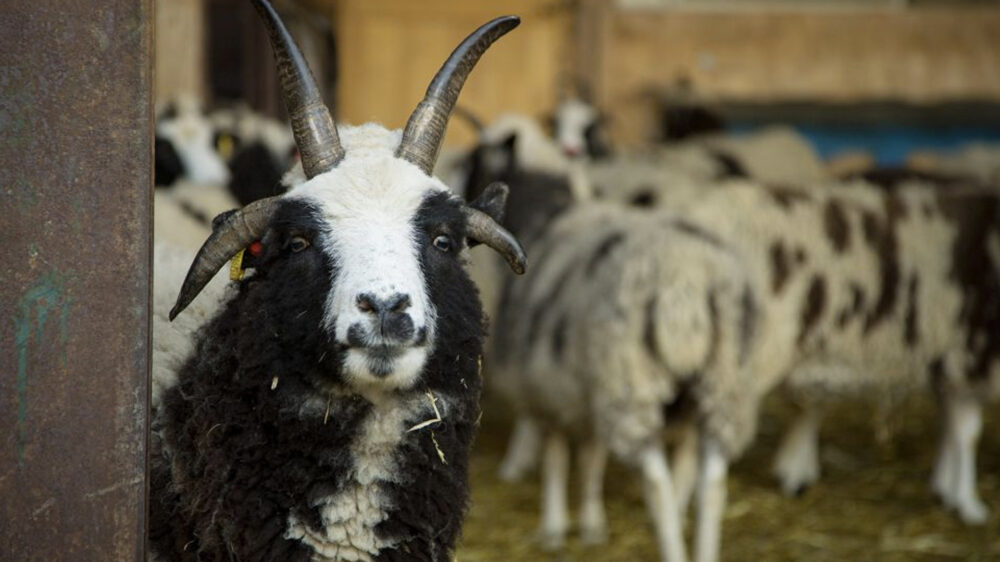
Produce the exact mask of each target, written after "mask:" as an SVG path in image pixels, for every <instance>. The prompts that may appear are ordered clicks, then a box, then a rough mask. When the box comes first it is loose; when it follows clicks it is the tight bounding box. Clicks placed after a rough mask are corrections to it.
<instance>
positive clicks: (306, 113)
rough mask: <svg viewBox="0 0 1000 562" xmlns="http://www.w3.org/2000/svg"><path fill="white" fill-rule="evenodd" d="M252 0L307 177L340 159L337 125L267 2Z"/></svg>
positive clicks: (286, 33) (341, 149)
mask: <svg viewBox="0 0 1000 562" xmlns="http://www.w3.org/2000/svg"><path fill="white" fill-rule="evenodd" d="M252 1H253V5H254V7H255V8H257V13H259V14H260V17H261V19H262V20H263V22H264V27H266V28H267V34H268V36H269V37H270V39H271V47H272V49H273V50H274V61H275V63H276V64H277V65H278V80H280V81H281V97H282V98H283V99H284V100H285V108H286V109H288V119H289V121H290V122H291V125H292V134H293V135H295V145H296V146H297V147H298V149H299V155H300V156H301V158H302V170H303V171H304V172H305V174H306V177H307V178H312V177H314V176H317V175H319V174H322V173H323V172H327V171H329V170H332V169H333V168H335V167H336V166H337V164H338V163H339V162H340V161H341V160H342V159H343V158H344V149H343V148H342V147H341V146H340V136H339V135H338V134H337V125H336V124H335V123H334V122H333V117H331V116H330V110H328V109H327V108H326V105H324V104H323V97H322V96H321V95H320V93H319V87H318V86H317V85H316V80H315V79H314V78H313V75H312V72H310V71H309V65H307V64H306V60H305V58H303V57H302V53H301V52H300V51H299V48H298V46H297V45H296V44H295V41H294V40H293V39H292V36H291V34H289V33H288V29H286V28H285V24H283V23H282V22H281V18H279V17H278V14H277V12H275V11H274V8H273V7H272V6H271V4H270V2H268V1H267V0H252Z"/></svg>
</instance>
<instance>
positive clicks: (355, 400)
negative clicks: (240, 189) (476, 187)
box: [149, 0, 525, 560]
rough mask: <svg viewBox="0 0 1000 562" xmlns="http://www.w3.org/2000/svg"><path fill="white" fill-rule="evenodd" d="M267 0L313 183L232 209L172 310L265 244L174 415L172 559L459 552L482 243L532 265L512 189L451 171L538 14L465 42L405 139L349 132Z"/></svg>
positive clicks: (163, 547)
mask: <svg viewBox="0 0 1000 562" xmlns="http://www.w3.org/2000/svg"><path fill="white" fill-rule="evenodd" d="M254 5H255V7H256V8H257V10H258V12H259V13H260V14H261V16H262V18H263V20H264V22H265V26H266V27H267V29H268V34H269V37H270V40H271V43H272V47H273V48H274V51H275V59H276V61H277V65H278V76H279V77H280V79H281V86H282V93H283V98H284V100H285V103H286V106H287V108H288V113H289V115H290V117H291V123H292V127H293V132H294V136H295V141H296V145H297V146H298V149H299V152H300V154H301V162H302V170H303V174H304V178H305V180H304V181H303V182H302V183H299V184H297V185H294V186H293V187H292V189H291V190H290V191H289V192H288V193H287V194H285V195H283V196H278V197H272V198H266V199H261V200H259V201H256V202H254V203H251V204H250V205H247V206H246V207H244V208H243V209H241V210H238V211H233V212H231V213H228V214H225V215H222V216H220V217H217V218H216V220H215V221H214V225H213V232H212V234H211V236H209V238H208V240H207V241H206V242H205V244H204V245H203V246H202V248H201V250H200V251H199V253H198V255H197V257H196V258H195V260H194V263H193V264H192V265H191V268H190V270H189V271H188V274H187V277H186V278H185V280H184V283H183V286H182V287H181V291H180V295H179V296H178V298H177V302H176V304H175V305H174V308H173V309H172V310H171V312H170V317H171V319H172V318H174V317H176V316H177V315H178V314H180V313H181V312H182V311H184V310H185V308H186V307H187V306H188V305H189V304H191V302H192V301H193V300H194V299H195V297H196V296H198V294H199V292H200V291H201V290H202V288H203V287H204V286H205V284H206V283H207V282H208V281H209V279H210V278H211V277H212V276H213V274H214V273H215V272H216V271H217V270H218V269H219V268H220V267H222V265H224V264H225V263H226V262H227V261H228V260H229V259H230V258H231V257H232V256H233V255H235V254H236V253H238V252H239V251H241V250H242V249H244V248H247V247H248V246H252V249H256V250H255V251H254V252H253V253H255V254H256V255H254V256H253V259H252V260H251V263H252V269H250V270H248V272H247V274H246V276H245V277H244V279H243V280H241V281H239V283H238V284H237V286H236V287H235V289H234V290H233V292H234V294H233V295H232V296H231V297H230V298H229V299H228V300H226V301H225V302H223V303H222V304H221V307H220V309H219V311H218V313H217V314H216V315H215V316H214V317H213V318H212V319H211V320H209V321H208V323H207V324H206V325H205V326H204V327H203V328H202V329H201V331H200V332H199V335H198V338H197V343H196V349H195V352H194V353H193V355H192V356H191V358H190V359H189V360H188V361H187V362H186V363H185V364H184V365H183V367H182V368H181V369H180V372H179V373H178V376H177V379H178V380H177V382H176V384H175V385H173V386H172V387H170V388H168V389H165V391H164V393H163V397H162V402H161V404H160V406H159V407H158V408H157V410H156V412H155V413H154V417H153V420H154V421H153V440H152V447H151V448H152V456H151V509H150V533H149V540H150V544H151V549H152V551H153V552H154V553H155V554H156V555H157V556H159V557H161V558H166V559H184V560H194V559H199V560H200V559H213V560H221V559H240V560H331V559H338V560H450V559H451V558H452V556H453V550H454V545H455V541H456V539H457V537H458V535H459V532H460V530H461V523H462V519H463V515H464V512H465V510H466V506H467V502H468V474H467V470H468V461H469V449H470V446H471V443H472V439H473V434H474V432H475V430H476V427H477V425H478V419H479V393H480V387H481V381H480V375H479V365H480V357H481V351H482V338H483V334H484V318H483V314H482V309H481V306H480V304H479V301H478V299H477V295H476V290H475V287H474V286H473V285H472V283H471V281H470V280H469V278H468V275H467V274H466V273H465V271H464V268H463V261H464V259H465V257H466V253H467V252H466V249H465V248H466V246H467V245H469V246H471V245H474V244H478V243H482V244H485V245H487V246H489V247H491V248H492V249H494V250H496V251H497V252H499V253H500V254H502V255H503V256H504V257H505V258H506V259H507V261H508V263H509V264H510V266H511V267H512V269H514V270H515V271H517V272H522V271H523V270H524V264H525V257H524V253H523V251H522V249H521V247H520V245H519V244H518V243H517V241H516V240H515V239H514V238H513V236H511V235H510V233H509V232H507V231H506V230H505V229H503V228H502V227H500V226H499V225H498V224H497V222H496V220H497V219H498V218H499V216H500V215H501V213H502V210H503V206H504V200H505V198H506V188H505V186H502V185H494V186H492V187H491V188H489V189H487V190H485V191H484V193H483V195H482V196H481V197H480V198H479V199H477V200H476V201H474V202H473V203H471V204H466V203H464V202H462V201H461V200H459V199H458V198H457V197H455V196H454V195H452V194H450V192H448V191H447V188H446V187H445V186H444V185H443V184H442V183H441V182H440V181H439V180H437V179H436V178H434V177H432V176H431V175H430V172H431V170H432V168H433V166H434V162H435V159H436V155H437V152H438V149H439V147H440V144H441V140H442V138H443V136H444V129H445V126H446V124H447V121H448V117H449V115H450V112H451V110H452V108H453V107H454V104H455V100H456V98H457V96H458V94H459V91H460V89H461V87H462V85H463V83H464V81H465V79H466V77H467V76H468V74H469V72H470V71H471V70H472V68H473V66H474V65H475V63H476V62H477V61H478V59H479V57H480V56H481V55H482V54H483V53H484V52H485V50H486V49H487V48H488V47H489V45H490V44H492V43H493V42H494V41H495V40H496V39H498V38H499V37H500V36H502V35H503V34H505V33H506V32H508V31H509V30H511V29H512V28H514V27H515V26H516V25H517V24H518V22H519V20H518V18H516V17H512V16H508V17H502V18H497V19H495V20H493V21H491V22H489V23H487V24H485V25H483V26H482V27H480V28H479V29H478V30H476V31H475V32H474V33H472V34H471V35H470V36H469V37H468V38H467V39H466V40H465V41H463V42H462V43H461V44H460V45H459V46H458V48H456V50H455V51H454V52H453V53H452V55H451V56H450V57H449V58H448V60H447V61H446V62H445V64H444V66H443V67H442V69H441V70H440V71H439V72H438V74H437V75H436V76H435V78H434V80H433V81H432V82H431V85H430V86H429V87H428V90H427V94H426V96H425V97H424V99H423V100H422V101H421V102H420V104H419V105H418V106H417V108H416V109H415V110H414V112H413V114H412V115H411V116H410V119H409V121H408V123H407V125H406V127H405V129H404V130H403V131H401V132H400V131H390V130H387V129H385V128H383V127H381V126H380V125H377V124H371V123H370V124H366V125H361V126H357V127H349V126H339V127H338V126H336V125H335V124H334V122H333V120H332V118H331V116H330V113H329V111H328V110H327V109H326V107H325V106H324V105H323V103H322V101H321V97H320V94H319V90H318V88H317V86H316V84H315V81H314V80H313V78H312V75H311V73H310V72H309V70H308V67H307V66H306V64H305V62H304V59H303V58H302V55H301V53H300V52H299V50H298V48H297V47H296V45H295V44H294V42H293V41H292V39H291V37H290V35H289V34H288V32H287V30H286V29H285V27H284V25H283V24H282V22H281V21H280V19H279V18H278V16H277V14H276V13H275V12H274V10H273V8H272V7H271V6H270V4H269V3H268V2H266V0H256V1H255V2H254ZM467 240H468V243H467V242H466V241H467ZM255 242H256V243H259V244H254V243H255Z"/></svg>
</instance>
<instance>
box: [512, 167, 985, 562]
mask: <svg viewBox="0 0 1000 562" xmlns="http://www.w3.org/2000/svg"><path fill="white" fill-rule="evenodd" d="M998 198H1000V196H998V195H997V194H996V193H995V192H993V191H988V190H982V189H978V188H971V189H963V188H957V187H953V188H951V189H942V188H939V187H935V186H931V185H928V184H926V183H909V184H906V185H901V186H898V187H896V188H893V189H885V188H882V187H877V186H873V185H872V184H869V183H866V182H860V181H858V182H853V183H845V184H830V185H827V186H825V187H820V186H814V187H811V188H808V189H791V188H781V187H773V186H772V187H768V186H762V185H760V184H756V183H751V182H746V181H730V182H725V183H723V184H720V185H717V186H715V187H714V188H713V189H711V190H707V191H705V192H704V193H703V194H702V197H701V198H700V199H697V200H695V201H693V202H691V204H690V205H689V206H688V207H687V208H686V209H685V211H684V213H683V216H682V218H675V219H666V218H662V219H661V220H664V221H666V222H667V223H668V224H670V228H669V229H665V231H668V232H670V233H671V234H669V235H668V234H663V233H661V235H662V236H664V237H665V238H664V240H662V241H660V242H659V243H653V242H650V241H649V239H648V238H647V239H646V242H645V243H643V242H641V241H642V240H643V236H650V235H649V234H645V235H644V234H642V232H643V228H642V227H640V226H639V225H641V224H644V221H649V220H655V219H654V217H661V216H663V212H662V211H654V212H648V211H647V212H646V213H640V214H635V213H636V211H631V210H629V209H625V208H622V207H616V208H614V210H613V211H604V213H605V214H604V215H600V216H597V217H595V216H589V217H588V216H587V215H586V213H585V210H584V207H576V208H573V209H570V210H569V211H567V212H566V213H565V214H564V215H561V216H560V217H559V218H557V219H556V221H555V223H554V224H553V226H552V227H551V230H550V231H548V232H547V233H546V234H544V235H543V236H542V237H541V238H540V239H539V241H538V242H536V243H535V244H534V245H533V246H532V252H533V254H535V255H537V256H539V263H540V265H539V266H538V267H537V268H535V269H534V271H533V272H532V273H531V274H530V275H529V276H526V277H525V278H522V279H518V280H516V281H514V282H512V284H511V285H512V287H513V288H514V289H513V290H512V292H511V294H510V296H509V301H508V303H507V308H509V309H510V310H517V311H519V313H518V314H508V315H505V314H504V310H503V309H502V310H501V311H500V314H499V316H498V319H497V333H498V334H499V335H500V337H498V338H497V342H496V343H497V345H498V346H499V348H498V350H497V353H495V354H494V355H495V356H496V357H497V358H498V359H499V360H500V365H499V366H498V367H499V371H500V374H499V375H498V376H497V377H496V378H497V385H498V388H500V389H501V390H502V391H503V392H504V393H505V394H507V395H508V396H510V397H512V398H511V400H512V403H513V404H514V405H516V406H517V407H519V408H521V412H522V414H524V415H526V416H530V418H531V419H534V420H535V421H536V423H538V424H540V425H541V426H542V427H544V428H545V431H546V433H547V434H548V435H549V437H548V438H547V442H546V446H545V453H544V455H543V459H544V468H543V497H544V499H543V506H544V509H543V517H542V536H543V538H544V539H545V540H546V541H547V542H549V543H551V544H559V543H560V542H561V540H562V537H563V536H564V535H565V531H566V526H567V525H566V523H567V517H566V515H565V513H566V510H565V507H564V505H565V497H566V495H565V492H564V491H560V489H562V488H564V486H565V471H566V467H567V465H568V458H567V456H568V454H569V453H568V447H567V445H566V439H565V437H563V436H564V435H568V436H570V437H571V438H574V439H575V440H578V441H582V442H583V443H584V445H583V446H582V447H581V449H580V450H581V453H580V464H581V468H582V470H583V472H584V475H583V492H582V494H581V496H582V501H583V504H582V514H581V527H582V531H583V532H584V538H587V539H589V540H595V539H597V538H600V537H601V536H602V532H603V520H604V518H603V515H601V514H603V508H602V507H601V503H600V482H601V480H602V477H601V472H602V470H603V452H602V450H603V448H606V447H610V449H611V450H612V451H614V452H615V453H616V454H618V455H619V456H620V457H621V458H625V459H630V458H631V459H632V461H633V462H634V463H637V464H639V465H640V466H642V467H643V468H644V471H645V473H646V475H647V482H650V480H652V481H655V480H656V478H657V477H655V476H651V475H655V474H659V475H660V476H659V478H660V479H663V478H667V479H668V480H669V481H672V486H671V489H672V490H673V491H674V492H675V493H674V494H673V498H672V499H671V500H669V501H668V500H667V499H666V498H665V496H662V495H661V496H659V499H660V503H658V504H657V505H659V506H660V507H661V508H662V509H664V511H661V512H660V513H661V514H669V513H677V514H679V513H680V512H682V511H683V509H684V506H686V505H687V503H688V497H689V496H690V495H691V494H692V493H694V490H695V488H696V485H695V483H696V481H697V482H698V484H697V490H698V492H697V493H698V497H697V501H696V505H697V506H698V508H699V516H698V521H699V524H698V527H699V528H698V531H697V533H696V535H695V537H696V545H697V554H698V557H697V558H698V559H699V560H714V559H715V558H716V556H717V549H718V538H719V524H718V521H719V514H720V513H721V509H722V505H723V504H724V501H725V488H724V482H725V474H726V472H727V470H728V469H727V467H728V465H729V463H730V462H731V460H732V459H734V458H736V457H737V456H738V455H739V454H740V453H741V452H742V451H743V450H744V449H745V448H746V447H747V446H748V445H749V444H750V443H751V441H752V439H753V436H754V433H755V431H756V424H757V418H758V412H759V409H760V404H761V401H762V400H763V398H764V396H765V395H767V394H768V393H769V392H770V391H772V390H773V389H775V388H778V387H783V388H784V389H785V390H786V391H788V392H791V393H793V394H794V395H797V396H801V397H805V398H813V399H815V400H817V401H818V403H817V406H818V404H821V403H822V402H821V400H829V399H831V398H837V397H841V398H845V397H846V398H850V399H853V400H857V399H858V398H860V397H863V396H871V395H888V394H890V393H891V394H893V395H894V396H896V397H903V396H906V395H907V394H908V393H912V392H916V391H920V390H921V389H932V390H933V391H934V392H935V393H937V394H939V395H940V396H941V397H942V403H943V404H944V410H943V416H942V422H943V423H942V430H943V439H942V445H941V452H940V455H939V458H938V462H937V465H936V467H935V474H934V478H933V485H934V489H935V491H937V493H938V494H940V495H941V496H942V498H943V499H944V501H945V503H946V504H947V505H949V506H951V507H953V508H955V509H956V510H957V511H958V513H959V515H960V516H961V517H962V518H963V519H964V520H965V521H967V522H970V523H975V522H980V521H982V520H983V519H984V518H985V517H986V510H985V506H984V505H983V503H982V502H981V501H980V500H979V498H978V495H977V493H976V490H975V443H976V440H977V439H978V435H979V432H980V426H981V414H980V410H981V403H982V402H983V401H985V400H987V399H988V398H991V397H994V396H995V395H996V394H997V393H998V391H1000V376H998V361H997V360H998V359H1000V340H997V338H998V337H1000V336H998V334H1000V301H998V300H997V299H1000V296H998V295H1000V277H998V270H997V266H998V265H1000V261H998V260H1000V232H998V226H1000V225H998V221H997V213H998V212H1000V199H998ZM615 216H619V217H625V218H624V219H622V218H619V219H617V220H618V221H619V222H617V223H616V222H615V220H612V219H613V217H615ZM667 216H669V212H667ZM573 217H577V218H576V219H573ZM643 217H646V218H643ZM574 220H575V221H576V222H575V225H576V226H575V229H574V228H570V227H571V226H572V225H573V224H574V222H573V221H574ZM616 224H617V226H615V225H616ZM661 228H663V227H661ZM654 232H655V231H654ZM685 237H688V238H690V239H694V240H698V241H700V243H699V244H697V245H696V244H695V242H692V241H685ZM630 241H631V242H630ZM630 243H631V244H633V246H631V247H632V248H634V250H633V254H631V259H632V260H634V262H629V261H628V260H627V259H626V256H629V255H630V254H628V253H627V252H625V248H627V247H629V244H630ZM692 246H696V247H697V250H691V251H689V252H688V251H682V250H681V249H682V248H685V247H689V248H690V247H692ZM556 248H558V250H556ZM653 248H655V250H654V249H653ZM711 256H715V258H714V259H717V260H719V262H720V263H727V260H736V261H737V264H736V265H732V262H731V261H730V262H729V263H730V264H731V265H730V266H729V267H730V269H729V271H728V272H727V273H725V274H722V275H721V277H722V279H718V280H715V281H713V279H715V278H713V277H711V276H708V275H705V276H702V277H701V278H697V276H696V274H695V273H692V272H697V271H701V270H704V269H705V268H704V267H703V266H699V265H698V264H703V263H705V262H704V260H706V259H709V257H711ZM725 256H729V257H725ZM658 260H666V265H665V266H664V268H663V269H662V270H658V269H655V268H653V267H652V266H648V265H647V266H646V267H645V268H643V267H641V266H640V264H643V263H645V264H650V263H657V261H658ZM630 263H632V266H631V267H634V270H632V269H630V265H629V264H630ZM630 271H635V272H644V273H645V277H640V276H639V273H633V274H632V275H635V277H634V278H632V282H627V281H626V280H628V279H629V275H630V273H629V272H630ZM652 271H666V272H670V273H667V274H666V275H665V277H657V276H656V275H654V274H653V273H651V272H652ZM716 271H722V272H725V271H726V270H725V269H718V270H716ZM685 276H688V277H687V280H688V282H687V283H683V280H684V279H685ZM741 276H745V283H739V282H737V281H738V280H739V279H741ZM638 279H641V280H642V281H641V282H640V281H638ZM726 279H728V280H729V281H726ZM616 283H617V285H616ZM725 283H735V285H736V287H742V289H740V290H735V289H734V288H733V287H730V288H729V289H728V290H727V292H725V293H724V294H726V295H727V298H725V299H722V300H719V298H718V297H717V296H714V297H713V296H712V295H714V294H715V292H714V290H712V287H716V286H719V284H723V285H722V286H726V285H725ZM676 284H680V285H681V286H684V287H685V290H683V291H680V290H679V291H678V292H677V294H678V295H684V296H683V297H681V296H677V297H676V298H673V299H670V300H668V299H665V298H655V299H646V300H645V301H644V300H643V299H642V298H639V297H637V296H636V295H643V294H645V295H650V294H660V293H657V292H658V291H664V292H667V293H669V291H670V288H671V287H674V286H676ZM616 287H619V288H620V287H627V290H621V289H618V290H616ZM644 291H646V292H645V293H644ZM698 291H701V293H700V294H701V295H702V296H701V297H700V298H699V297H698V296H697V295H698V294H699V292H698ZM706 295H708V296H706ZM664 302H669V303H671V304H672V306H669V307H666V308H667V310H668V311H669V313H667V314H664V315H663V316H659V315H657V314H654V312H657V311H659V310H660V307H661V306H662V303H664ZM621 303H630V305H631V306H625V305H622V304H621ZM650 303H653V304H650ZM692 303H705V304H704V305H703V306H702V308H701V310H700V311H696V312H691V311H690V307H691V306H692ZM671 314H672V315H673V316H671ZM670 318H672V319H673V320H670ZM706 325H707V326H713V327H716V326H717V328H713V329H711V330H709V331H708V333H709V334H710V335H709V336H707V337H706V338H704V339H703V340H702V341H703V342H704V341H708V342H712V343H709V344H705V343H702V344H698V343H697V342H691V341H690V340H691V338H696V336H697V335H698V334H699V333H703V327H704V326H706ZM699 327H702V329H701V330H699ZM727 333H728V334H729V336H728V337H730V338H732V339H731V340H727V341H730V342H731V343H730V344H729V347H725V346H722V345H721V344H720V343H719V342H721V341H722V339H720V338H723V335H724V334H727ZM661 345H662V346H664V347H662V348H661V347H660V346H661ZM671 346H673V347H671ZM726 349H728V351H723V350H726ZM734 349H735V350H737V351H736V352H735V357H736V358H735V359H734V358H733V354H734V352H733V350H734ZM671 353H673V354H674V355H675V356H677V357H684V356H685V354H688V357H689V359H690V357H694V358H697V359H701V363H699V362H698V361H695V360H687V361H685V360H676V359H672V358H671ZM727 353H728V355H727ZM505 385H506V386H505ZM685 403H686V404H687V406H686V407H683V404H685ZM665 411H668V412H672V413H677V412H678V411H679V412H680V413H681V419H683V418H685V417H686V418H687V419H688V421H689V422H690V423H691V424H692V425H691V427H693V429H694V431H690V432H688V435H689V436H692V437H689V438H688V439H687V440H686V441H685V442H684V443H682V445H681V447H680V448H679V450H680V451H684V452H685V453H684V454H680V455H678V457H677V458H676V459H675V462H674V464H673V465H672V470H671V469H670V468H667V467H666V465H665V463H663V466H662V467H661V466H660V464H661V461H660V460H659V459H660V458H661V456H660V455H661V453H660V452H658V451H657V452H655V453H653V452H649V451H650V449H649V448H647V449H645V450H644V449H643V447H642V446H641V445H643V444H645V445H647V447H654V446H657V444H658V443H659V434H660V432H661V430H662V429H663V427H664V424H665ZM817 411H818V410H817V409H816V406H814V407H812V408H809V409H807V410H806V413H805V414H804V415H803V419H802V421H801V422H800V423H799V424H798V425H797V427H796V428H795V429H794V430H793V431H792V432H790V436H791V437H790V438H789V439H787V440H786V445H785V447H783V451H782V453H781V455H779V461H778V465H779V467H781V466H783V465H784V466H785V467H786V468H785V469H784V470H787V471H788V473H786V474H783V477H784V478H785V479H786V480H788V479H796V478H797V479H798V480H797V481H798V482H801V481H802V479H803V478H804V476H803V475H804V474H805V476H808V473H809V470H815V469H812V468H810V467H818V464H817V463H818V461H817V459H816V458H815V454H816V447H815V439H816V430H817V428H818V419H819V416H818V414H817ZM685 412H686V415H685V414H684V413H685ZM698 441H700V442H701V443H700V446H699V445H695V443H697V442H698ZM789 443H790V444H789ZM810 444H811V445H810ZM698 450H700V454H698V453H693V452H694V451H698ZM635 451H644V452H640V453H638V454H636V453H635ZM789 451H791V452H789ZM692 455H698V456H697V457H696V458H692ZM810 455H812V458H811V459H810V458H809V457H810ZM782 457H785V458H784V459H783V458H782ZM668 471H669V472H670V473H672V474H671V476H670V477H669V478H668V477H665V476H663V474H666V473H667V472H668ZM694 474H697V477H695V476H694ZM786 485H787V484H786ZM653 490H656V486H655V484H653V483H649V486H648V488H647V501H649V500H650V499H651V497H652V498H657V497H658V496H657V495H656V494H657V492H655V491H653ZM654 503H656V501H655V500H654ZM664 505H668V506H672V507H667V508H664V507H663V506H664ZM678 517H679V515H678ZM673 520H674V517H673V515H669V516H668V515H661V518H660V519H658V520H657V522H656V523H657V529H658V530H659V531H660V535H659V537H658V538H659V539H660V545H661V553H663V554H664V559H666V560H672V561H676V560H683V559H684V558H685V555H684V552H683V547H679V546H676V545H677V544H679V540H677V539H676V537H679V534H678V533H677V531H676V530H674V531H670V527H671V526H672V525H673V523H670V524H669V525H666V526H664V523H663V521H673Z"/></svg>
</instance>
